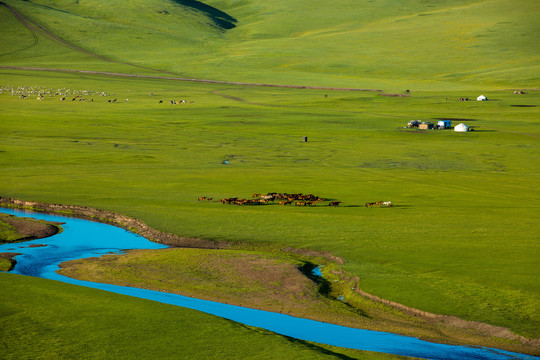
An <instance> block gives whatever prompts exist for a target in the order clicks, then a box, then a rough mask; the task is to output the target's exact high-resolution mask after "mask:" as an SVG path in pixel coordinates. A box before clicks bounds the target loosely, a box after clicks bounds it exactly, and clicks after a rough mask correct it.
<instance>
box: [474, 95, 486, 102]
mask: <svg viewBox="0 0 540 360" xmlns="http://www.w3.org/2000/svg"><path fill="white" fill-rule="evenodd" d="M476 101H487V97H485V96H484V95H480V96H479V97H477V98H476Z"/></svg>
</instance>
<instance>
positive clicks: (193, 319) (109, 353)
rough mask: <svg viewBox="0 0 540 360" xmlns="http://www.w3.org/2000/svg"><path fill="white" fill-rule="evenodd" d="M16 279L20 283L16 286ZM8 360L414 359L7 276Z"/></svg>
mask: <svg viewBox="0 0 540 360" xmlns="http://www.w3.org/2000/svg"><path fill="white" fill-rule="evenodd" d="M14 278H16V281H14ZM0 283H1V284H2V289H3V291H5V294H9V301H2V304H1V305H0V311H1V314H2V316H1V317H0V324H1V325H2V326H0V335H1V337H2V341H3V345H2V349H1V352H2V358H4V359H6V360H7V359H73V358H77V359H96V358H100V359H140V358H141V357H143V358H145V359H177V358H178V357H179V356H181V357H182V358H184V359H200V358H210V359H217V358H220V359H240V358H242V359H277V358H291V357H294V358H299V359H332V358H336V359H366V360H368V359H388V360H390V359H407V358H406V357H400V356H392V355H384V354H377V353H370V352H362V351H355V350H347V349H341V348H335V347H326V346H319V345H318V344H313V343H307V342H303V341H298V340H294V339H290V338H286V337H284V336H280V335H276V334H273V333H270V332H267V331H264V330H261V329H256V328H251V327H247V326H244V325H240V324H238V323H235V322H232V321H229V320H224V319H220V318H216V317H214V316H211V315H206V314H203V313H200V312H197V311H194V310H188V309H181V308H178V307H176V306H170V305H164V304H159V303H156V302H152V301H146V300H141V299H136V298H130V297H125V296H119V295H116V294H111V293H107V292H103V291H98V290H93V289H88V288H82V287H79V286H73V285H68V284H63V283H59V282H56V281H48V280H43V279H35V278H30V277H21V276H17V275H8V274H0Z"/></svg>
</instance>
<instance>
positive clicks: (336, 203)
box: [328, 201, 341, 206]
mask: <svg viewBox="0 0 540 360" xmlns="http://www.w3.org/2000/svg"><path fill="white" fill-rule="evenodd" d="M339 204H341V201H330V203H328V206H339Z"/></svg>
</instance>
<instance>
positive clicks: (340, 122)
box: [1, 71, 539, 337]
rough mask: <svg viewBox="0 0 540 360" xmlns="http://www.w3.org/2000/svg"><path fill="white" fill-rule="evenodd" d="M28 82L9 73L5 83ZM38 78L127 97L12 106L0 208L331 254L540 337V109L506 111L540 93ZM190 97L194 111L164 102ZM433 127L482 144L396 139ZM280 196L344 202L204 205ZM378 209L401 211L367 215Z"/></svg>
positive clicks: (405, 290)
mask: <svg viewBox="0 0 540 360" xmlns="http://www.w3.org/2000/svg"><path fill="white" fill-rule="evenodd" d="M26 74H28V75H26ZM31 76H32V75H30V73H25V74H17V73H15V72H7V71H5V72H4V74H3V78H4V79H6V80H7V82H9V83H12V84H13V83H26V84H30V80H29V79H30V78H31ZM40 81H45V82H43V83H42V84H43V86H49V87H66V88H73V87H74V85H75V84H79V86H80V85H83V84H84V85H86V86H83V88H85V89H92V90H96V91H97V90H99V91H103V90H106V91H108V92H109V93H115V95H114V97H118V98H120V99H124V98H128V97H129V99H130V100H129V102H127V103H124V102H122V103H108V102H107V101H106V99H107V97H96V99H95V101H94V102H93V103H92V102H79V101H66V102H59V101H58V100H57V99H56V98H54V97H51V98H45V99H44V100H43V101H36V100H35V99H26V100H20V99H18V98H17V97H16V96H11V95H10V94H3V95H2V97H1V101H2V108H3V109H4V110H3V118H4V122H3V123H2V127H3V129H2V130H3V133H5V134H8V136H6V137H5V141H4V145H3V149H4V153H3V157H2V168H3V169H5V171H4V172H3V174H2V184H3V187H4V189H5V190H3V193H4V195H5V196H11V197H18V198H23V199H32V200H39V201H44V202H56V203H58V202H60V203H67V204H75V205H87V206H92V207H97V208H107V209H109V210H112V211H117V212H121V213H125V214H127V215H129V216H133V217H138V218H141V219H143V220H144V221H146V222H147V223H148V224H149V225H151V226H153V227H156V228H158V229H161V230H165V231H169V232H173V233H178V234H181V235H185V236H190V237H202V238H207V239H222V240H227V241H236V242H246V243H249V242H256V243H270V244H283V245H287V246H293V247H298V248H312V249H314V250H322V251H331V252H332V253H334V254H335V255H337V256H340V257H342V258H343V259H345V265H344V266H343V268H344V269H345V270H347V271H349V272H350V273H352V274H354V275H356V276H359V277H360V287H361V288H362V289H364V290H365V291H367V292H370V293H374V294H376V295H379V296H381V297H383V298H388V299H391V300H394V301H397V302H400V303H404V304H406V305H410V306H413V307H417V308H420V309H423V310H426V311H431V312H436V313H444V314H452V315H456V316H460V317H463V318H465V319H469V320H477V321H483V322H488V323H491V324H495V325H499V326H507V327H510V328H512V329H513V330H514V331H516V332H518V333H520V334H523V335H526V336H531V337H535V336H537V333H536V331H537V326H536V324H537V320H538V319H537V318H536V315H535V310H534V309H535V307H536V300H535V299H536V298H537V296H536V295H537V291H538V289H537V285H536V281H535V278H536V276H535V272H534V271H532V269H535V268H536V266H537V265H536V264H537V259H536V256H535V255H534V254H535V253H536V252H535V249H536V246H537V245H536V243H537V236H536V233H537V232H536V231H533V230H534V229H536V226H537V225H536V218H537V215H538V207H537V205H536V204H537V203H538V201H537V200H538V199H537V198H536V197H537V196H536V194H535V193H534V192H531V191H530V189H534V188H535V187H536V186H537V184H538V165H539V164H538V160H537V150H538V140H537V138H538V135H539V129H538V125H537V122H536V121H535V119H536V118H537V116H538V110H537V107H515V106H512V105H537V104H538V96H539V94H538V93H536V92H529V93H528V94H526V95H513V94H512V92H509V91H506V92H487V93H485V95H487V96H488V98H490V99H492V101H488V102H485V103H480V102H459V101H457V100H456V99H457V97H458V96H468V97H473V96H474V95H475V93H472V92H471V93H469V92H459V93H450V92H447V93H431V92H427V93H414V94H413V96H412V97H410V98H391V97H384V96H378V95H377V94H374V93H360V92H354V93H353V92H333V93H331V94H330V96H329V97H328V98H325V97H324V94H325V92H322V91H314V90H303V91H300V90H294V89H266V88H249V87H248V88H242V87H232V86H226V85H218V84H214V85H205V84H184V83H177V82H163V81H158V80H151V79H147V80H125V79H121V78H99V77H89V76H81V75H69V74H66V75H56V74H55V75H49V76H48V78H45V79H40ZM33 84H34V85H35V83H33ZM149 93H153V94H154V95H153V96H149V95H148V94H149ZM109 98H112V96H110V97H109ZM184 98H185V99H187V100H195V103H193V104H189V103H187V104H181V105H171V104H169V103H168V102H167V100H168V99H184ZM161 99H163V100H166V101H165V102H164V103H161V104H160V103H159V100H161ZM446 99H449V100H446ZM68 100H69V99H68ZM240 100H241V101H240ZM503 114H504V116H503ZM439 117H444V118H461V119H470V120H469V121H468V122H467V121H465V122H467V123H468V124H469V125H472V126H473V127H475V130H476V131H474V132H471V133H467V134H457V133H454V132H452V131H431V132H418V131H409V130H406V129H403V128H402V127H403V126H404V125H405V124H406V122H407V121H408V120H409V119H414V118H423V119H427V120H429V119H434V118H439ZM473 120H474V121H473ZM302 136H308V138H309V139H310V140H309V141H308V142H307V143H303V142H302V141H301V139H302ZM224 160H228V161H229V165H224V164H223V161H224ZM38 178H39V182H40V187H39V188H36V187H35V186H34V184H35V182H36V179H38ZM58 189H62V191H60V192H59V191H58ZM270 191H278V192H303V193H315V194H317V195H320V196H323V197H327V198H334V199H338V200H341V201H343V204H342V205H343V206H342V207H340V208H328V207H315V208H301V209H300V208H294V207H293V208H289V207H287V208H285V207H281V206H277V205H274V206H264V207H235V206H225V205H222V204H218V203H217V202H209V203H208V202H204V203H201V202H198V201H197V197H198V196H203V195H204V196H211V197H214V198H215V199H218V198H221V197H228V196H241V197H249V196H251V194H252V193H260V192H270ZM375 200H390V201H392V202H393V203H394V204H396V205H397V206H395V207H394V208H391V209H366V208H364V207H363V205H364V203H365V202H367V201H375ZM509 239H511V240H509Z"/></svg>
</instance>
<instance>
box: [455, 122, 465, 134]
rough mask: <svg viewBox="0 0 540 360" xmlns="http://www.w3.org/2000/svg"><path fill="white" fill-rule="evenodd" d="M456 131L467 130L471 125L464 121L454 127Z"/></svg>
mask: <svg viewBox="0 0 540 360" xmlns="http://www.w3.org/2000/svg"><path fill="white" fill-rule="evenodd" d="M454 131H459V132H467V131H469V127H468V126H467V125H465V124H464V123H461V124H459V125H456V127H454Z"/></svg>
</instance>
